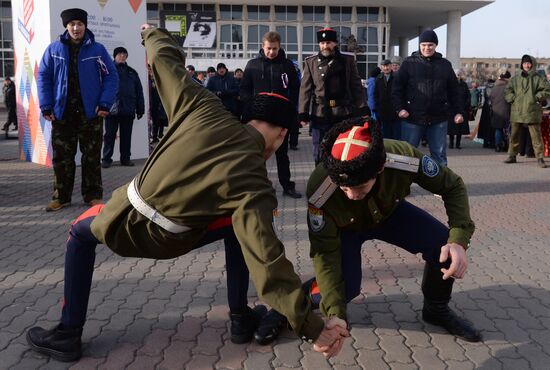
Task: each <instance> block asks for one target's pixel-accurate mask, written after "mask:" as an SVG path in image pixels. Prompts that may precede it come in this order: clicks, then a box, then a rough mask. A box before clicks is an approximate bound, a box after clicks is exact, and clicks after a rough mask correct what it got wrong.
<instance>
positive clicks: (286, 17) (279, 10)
mask: <svg viewBox="0 0 550 370" xmlns="http://www.w3.org/2000/svg"><path fill="white" fill-rule="evenodd" d="M275 19H276V20H278V21H287V22H289V21H296V20H297V19H298V7H297V6H278V5H276V6H275Z"/></svg>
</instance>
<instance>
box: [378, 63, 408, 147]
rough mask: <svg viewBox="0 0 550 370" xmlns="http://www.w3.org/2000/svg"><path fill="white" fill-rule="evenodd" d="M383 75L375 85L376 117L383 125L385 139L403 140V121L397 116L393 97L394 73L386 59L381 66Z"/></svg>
mask: <svg viewBox="0 0 550 370" xmlns="http://www.w3.org/2000/svg"><path fill="white" fill-rule="evenodd" d="M380 70H381V71H382V73H381V74H380V75H379V76H378V77H377V78H376V82H375V85H374V101H375V105H376V116H377V119H378V120H379V122H380V123H381V124H382V132H383V133H384V138H385V139H394V140H401V121H400V120H399V117H398V116H397V112H396V111H395V107H394V106H393V101H392V97H391V91H392V85H393V80H394V78H395V77H394V73H393V69H392V62H391V60H389V59H384V60H383V61H382V64H380Z"/></svg>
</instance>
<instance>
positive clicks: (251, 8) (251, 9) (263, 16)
mask: <svg viewBox="0 0 550 370" xmlns="http://www.w3.org/2000/svg"><path fill="white" fill-rule="evenodd" d="M247 10H248V19H249V20H252V21H268V20H269V5H260V6H258V5H248V6H247Z"/></svg>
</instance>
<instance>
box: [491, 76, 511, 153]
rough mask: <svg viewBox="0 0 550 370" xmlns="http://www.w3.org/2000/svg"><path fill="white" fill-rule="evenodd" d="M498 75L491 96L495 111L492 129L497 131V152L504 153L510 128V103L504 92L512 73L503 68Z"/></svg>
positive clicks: (492, 118)
mask: <svg viewBox="0 0 550 370" xmlns="http://www.w3.org/2000/svg"><path fill="white" fill-rule="evenodd" d="M498 73H499V77H498V80H497V81H496V83H495V86H494V87H493V89H492V90H491V94H490V95H489V100H490V101H491V107H492V110H493V115H492V117H491V127H492V128H493V129H494V130H495V151H497V152H504V151H506V150H507V145H506V144H507V140H506V135H505V133H506V132H507V131H508V129H509V127H510V103H508V102H507V101H506V100H504V90H505V89H506V85H508V79H509V78H510V72H508V70H507V69H506V68H501V69H499V71H498Z"/></svg>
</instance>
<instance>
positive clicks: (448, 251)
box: [439, 243, 468, 280]
mask: <svg viewBox="0 0 550 370" xmlns="http://www.w3.org/2000/svg"><path fill="white" fill-rule="evenodd" d="M449 257H451V266H449V268H448V269H445V268H442V269H441V272H443V280H447V279H448V278H450V277H453V278H456V279H462V278H463V277H464V274H465V273H466V269H467V268H468V258H467V257H466V251H465V250H464V247H463V246H461V245H460V244H456V243H449V244H447V245H444V246H443V248H441V254H440V255H439V262H441V263H443V262H445V261H447V259H448V258H449Z"/></svg>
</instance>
